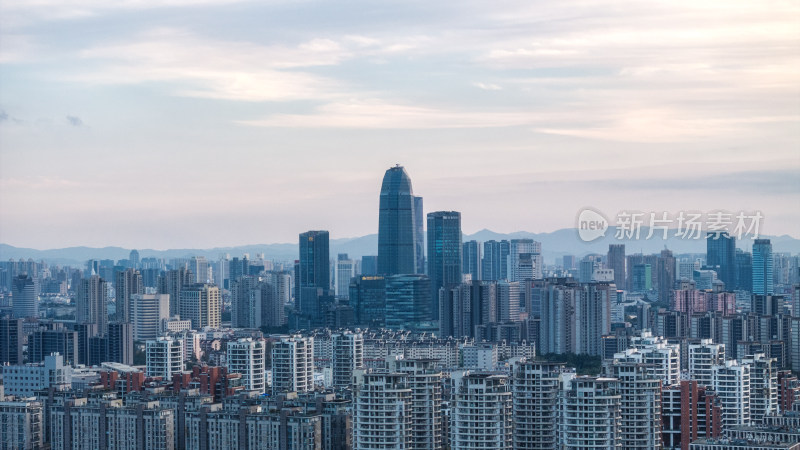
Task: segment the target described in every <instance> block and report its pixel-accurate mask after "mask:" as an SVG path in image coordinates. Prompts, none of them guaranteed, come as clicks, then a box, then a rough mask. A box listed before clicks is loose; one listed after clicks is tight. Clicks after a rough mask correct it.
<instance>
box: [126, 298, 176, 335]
mask: <svg viewBox="0 0 800 450" xmlns="http://www.w3.org/2000/svg"><path fill="white" fill-rule="evenodd" d="M169 317H170V316H169V295H168V294H133V295H132V296H131V320H132V322H133V339H134V340H136V341H147V340H151V339H155V338H156V337H158V335H159V334H160V333H159V332H160V327H161V321H162V320H165V319H169Z"/></svg>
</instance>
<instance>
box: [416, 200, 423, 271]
mask: <svg viewBox="0 0 800 450" xmlns="http://www.w3.org/2000/svg"><path fill="white" fill-rule="evenodd" d="M424 227H425V213H423V212H422V197H418V196H414V252H415V253H416V255H415V256H416V258H417V271H416V273H425V229H424Z"/></svg>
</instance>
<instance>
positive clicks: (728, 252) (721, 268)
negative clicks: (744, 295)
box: [706, 231, 736, 290]
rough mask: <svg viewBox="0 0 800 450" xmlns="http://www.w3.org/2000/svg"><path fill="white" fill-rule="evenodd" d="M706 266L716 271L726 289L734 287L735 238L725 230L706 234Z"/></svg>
mask: <svg viewBox="0 0 800 450" xmlns="http://www.w3.org/2000/svg"><path fill="white" fill-rule="evenodd" d="M706 266H708V267H709V268H710V269H713V270H715V271H716V272H717V278H719V279H720V280H722V282H723V283H725V287H726V288H727V289H728V290H733V289H734V288H735V287H736V238H735V237H733V236H730V235H729V234H728V233H727V232H725V231H723V232H720V233H717V232H709V233H708V234H707V235H706Z"/></svg>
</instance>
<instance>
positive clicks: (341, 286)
mask: <svg viewBox="0 0 800 450" xmlns="http://www.w3.org/2000/svg"><path fill="white" fill-rule="evenodd" d="M339 256H344V259H338V260H337V261H336V297H337V298H339V299H342V300H347V299H349V298H350V280H352V279H353V277H354V276H356V262H355V261H353V260H352V259H349V258H348V257H347V254H344V255H339Z"/></svg>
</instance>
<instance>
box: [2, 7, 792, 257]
mask: <svg viewBox="0 0 800 450" xmlns="http://www.w3.org/2000/svg"><path fill="white" fill-rule="evenodd" d="M798 24H800V4H798V3H797V2H795V1H786V2H774V1H752V0H746V1H735V0H734V1H719V2H706V1H697V0H692V1H682V0H670V1H604V0H590V1H572V0H558V1H530V0H521V1H495V2H488V1H481V2H477V1H469V0H460V1H452V2H450V1H448V2H444V1H442V2H431V1H414V0H402V1H360V0H355V1H348V2H333V1H325V2H313V1H280V0H275V1H236V0H216V1H215V0H161V1H155V0H153V1H145V0H118V1H113V2H112V1H108V0H20V1H16V0H2V1H0V209H1V210H2V214H0V242H3V243H7V244H11V245H16V246H28V247H34V248H52V247H65V246H72V245H90V246H105V245H119V246H125V247H139V248H175V247H213V246H227V245H239V244H254V243H271V242H293V241H295V240H296V239H297V234H298V233H299V232H302V231H305V230H308V229H328V230H330V231H331V234H332V237H349V236H359V235H363V234H368V233H374V232H376V231H377V224H378V214H377V209H378V192H379V189H380V182H381V178H382V176H383V172H384V171H385V170H386V169H387V168H388V167H390V166H392V165H394V164H396V163H400V164H402V165H404V166H406V169H407V171H408V172H409V174H410V176H411V178H412V181H413V184H414V190H415V192H416V193H417V194H419V195H422V196H423V197H424V198H425V210H426V211H433V210H442V209H447V210H458V211H461V212H462V214H463V216H462V217H463V228H464V231H465V232H467V233H471V232H475V231H477V230H479V229H482V228H489V229H492V230H495V231H499V232H511V231H518V230H527V231H533V232H543V231H553V230H556V229H559V228H566V227H571V226H573V225H574V223H575V218H576V214H577V212H578V211H579V210H580V209H581V208H582V207H586V206H592V207H594V208H596V209H598V210H600V211H603V212H606V213H607V214H609V215H613V214H615V213H616V212H617V211H620V210H641V211H670V212H672V213H676V212H678V211H681V210H697V211H710V210H718V209H723V210H729V211H740V210H744V211H753V210H760V211H762V213H763V214H764V216H765V220H764V222H763V228H762V232H765V233H768V234H790V235H793V236H795V237H800V226H798V223H800V126H799V125H800V25H798Z"/></svg>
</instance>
